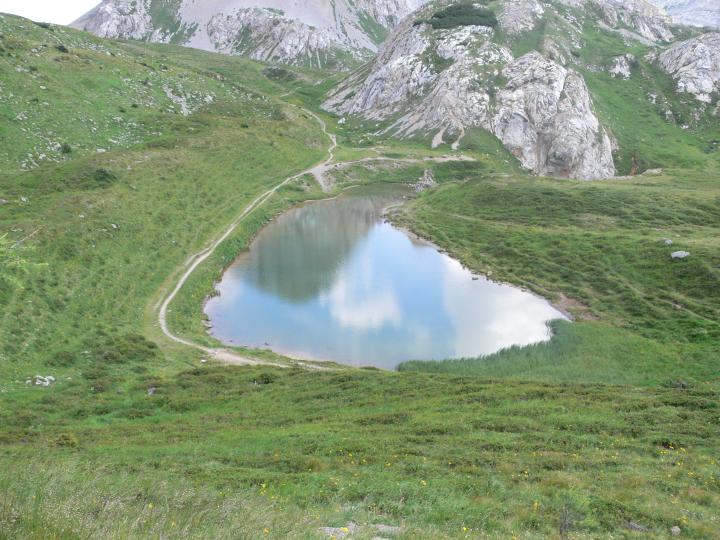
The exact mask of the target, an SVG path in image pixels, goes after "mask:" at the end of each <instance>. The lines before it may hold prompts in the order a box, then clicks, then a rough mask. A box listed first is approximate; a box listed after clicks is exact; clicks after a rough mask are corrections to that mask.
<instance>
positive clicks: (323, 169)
mask: <svg viewBox="0 0 720 540" xmlns="http://www.w3.org/2000/svg"><path fill="white" fill-rule="evenodd" d="M449 161H475V159H473V158H471V157H469V156H464V155H459V156H437V157H430V156H428V157H424V158H389V157H384V156H377V157H365V158H361V159H356V160H352V161H341V162H339V163H328V162H325V163H321V164H320V165H317V166H316V167H313V168H312V169H310V171H309V172H310V174H312V175H313V176H314V177H315V180H317V183H318V184H320V187H322V189H323V191H328V190H329V189H330V188H331V187H332V183H331V182H330V181H329V180H328V178H327V176H326V173H327V172H328V171H336V170H340V169H342V168H344V167H347V166H348V165H357V164H359V163H372V162H392V163H407V164H413V163H447V162H449Z"/></svg>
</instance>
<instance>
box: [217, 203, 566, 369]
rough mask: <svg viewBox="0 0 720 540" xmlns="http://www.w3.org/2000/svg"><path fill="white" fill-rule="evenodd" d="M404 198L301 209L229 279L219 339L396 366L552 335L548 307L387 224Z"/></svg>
mask: <svg viewBox="0 0 720 540" xmlns="http://www.w3.org/2000/svg"><path fill="white" fill-rule="evenodd" d="M397 201H398V195H397V193H395V194H393V195H390V194H388V193H387V192H386V193H384V194H383V193H379V194H377V193H376V194H368V193H365V194H362V195H347V196H344V197H341V198H340V199H335V200H332V201H322V202H316V203H311V204H307V205H305V206H303V207H300V208H297V209H294V210H291V211H289V212H287V213H285V214H283V215H282V216H280V217H279V218H278V219H277V220H275V221H274V222H273V223H271V224H270V225H268V226H267V227H266V228H265V229H264V230H263V231H262V232H261V233H260V234H259V235H258V237H257V239H256V240H255V242H254V243H253V245H252V246H251V249H250V251H249V252H248V253H245V254H243V255H242V256H241V257H240V258H238V260H237V261H236V262H235V263H234V264H233V265H232V266H231V267H230V268H229V269H228V270H227V272H226V273H225V274H224V276H223V278H222V280H221V282H220V283H219V284H218V285H217V290H218V293H219V295H218V296H216V297H213V298H211V299H210V300H209V301H208V303H207V306H206V313H207V315H208V316H209V319H210V323H211V333H212V335H213V336H215V337H216V338H218V339H219V340H220V341H222V342H224V343H226V344H229V345H237V346H245V347H251V348H267V349H272V350H274V351H276V352H278V353H282V354H284V355H287V356H291V357H293V358H301V359H311V360H333V361H336V362H340V363H344V364H350V365H354V366H376V367H381V368H386V369H393V368H395V367H396V366H397V365H398V364H399V363H400V362H402V361H404V360H443V359H449V358H461V357H464V358H467V357H478V356H484V355H487V354H490V353H493V352H497V351H499V350H500V349H503V348H506V347H509V346H511V345H527V344H531V343H537V342H540V341H544V340H547V339H549V338H550V337H551V335H550V331H549V328H548V325H547V322H548V321H550V320H552V319H558V318H563V315H562V314H561V313H560V312H559V311H557V310H556V309H554V308H553V307H552V306H551V305H550V304H549V303H548V302H547V301H545V300H543V299H542V298H538V297H537V296H534V295H532V294H530V293H527V292H523V291H521V290H519V289H517V288H515V287H511V286H508V285H502V284H498V283H493V282H491V281H488V280H486V279H484V278H479V279H478V278H477V277H476V278H475V279H473V275H472V274H471V273H470V272H469V271H467V270H465V269H464V268H463V267H462V266H461V265H460V263H458V262H457V261H455V260H453V259H452V258H450V257H448V256H447V255H444V254H441V253H439V252H438V251H437V249H436V248H434V247H433V246H431V245H428V244H426V243H424V242H420V241H417V240H415V239H413V238H411V237H410V236H408V235H407V234H406V233H405V232H403V231H400V230H398V229H396V228H394V227H392V226H391V225H389V224H388V223H385V222H384V221H383V217H382V216H383V210H384V209H385V208H387V207H388V205H390V204H392V203H394V202H397Z"/></svg>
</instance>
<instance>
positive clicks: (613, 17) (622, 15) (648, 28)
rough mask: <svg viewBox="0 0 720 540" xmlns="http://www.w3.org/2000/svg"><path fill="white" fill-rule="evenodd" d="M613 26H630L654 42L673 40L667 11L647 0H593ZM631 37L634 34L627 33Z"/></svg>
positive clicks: (635, 31) (641, 35) (619, 27)
mask: <svg viewBox="0 0 720 540" xmlns="http://www.w3.org/2000/svg"><path fill="white" fill-rule="evenodd" d="M593 3H594V5H595V6H597V7H598V8H599V9H600V11H601V12H602V15H603V19H604V22H605V23H607V24H608V25H609V26H610V27H611V28H616V29H623V28H630V29H631V30H632V31H633V32H634V33H636V34H637V35H639V36H640V37H641V38H644V39H646V40H648V41H650V42H652V43H657V42H663V41H672V40H673V39H674V36H673V33H672V31H671V30H670V28H669V26H668V24H669V23H670V19H669V17H668V16H667V14H666V13H665V11H664V10H663V9H661V8H658V7H657V6H655V5H653V4H651V3H649V2H647V1H646V0H593ZM627 36H628V37H631V36H632V34H627Z"/></svg>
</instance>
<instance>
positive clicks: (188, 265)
mask: <svg viewBox="0 0 720 540" xmlns="http://www.w3.org/2000/svg"><path fill="white" fill-rule="evenodd" d="M298 108H299V109H300V110H301V111H302V112H304V113H306V114H309V115H310V116H312V117H313V118H314V119H315V121H317V123H318V124H319V125H320V128H321V129H322V132H323V134H324V135H325V136H326V137H327V138H328V139H329V141H330V146H329V147H328V152H327V153H328V157H327V158H326V159H325V160H324V161H323V162H321V163H319V164H318V165H315V166H313V167H310V168H309V169H306V170H304V171H302V172H299V173H297V174H295V175H293V176H290V177H288V178H286V179H285V180H283V181H282V182H280V183H279V184H278V185H276V186H275V187H273V188H271V189H269V190H267V191H266V192H265V193H263V194H262V195H260V196H258V197H257V198H256V199H255V200H253V201H252V202H251V203H250V204H249V205H248V206H246V207H245V209H243V211H242V212H241V213H240V214H239V215H238V216H237V217H236V218H235V219H234V220H233V222H232V223H231V224H230V225H229V226H228V228H227V229H226V230H225V232H223V234H222V235H220V236H219V237H218V238H216V239H215V240H213V241H212V243H210V244H209V245H208V246H207V247H205V248H204V249H203V250H201V251H199V252H198V253H195V254H194V255H192V256H191V257H190V258H189V259H188V260H187V261H186V262H185V263H184V265H183V266H184V271H183V272H182V275H181V276H180V279H179V280H178V281H177V283H176V284H175V287H174V288H173V289H172V291H171V292H170V293H169V294H168V295H167V296H165V297H164V298H163V299H162V301H161V303H159V309H158V322H159V324H160V328H161V330H162V332H163V334H165V336H167V337H168V339H170V340H172V341H174V342H175V343H180V344H182V345H186V346H188V347H192V348H193V349H196V350H198V351H202V352H203V353H205V354H207V355H208V357H209V358H210V359H212V360H215V361H217V362H220V363H223V364H231V365H245V366H251V365H271V366H277V367H288V365H287V364H279V363H273V362H267V361H263V360H255V359H252V358H248V357H246V356H242V355H240V354H238V353H236V352H234V351H231V350H229V349H224V348H213V347H206V346H204V345H200V344H199V343H195V342H194V341H192V340H190V339H186V338H183V337H180V336H178V335H176V334H174V333H173V332H172V331H171V330H170V327H169V326H168V322H167V314H168V310H169V307H170V304H171V303H172V301H173V300H174V299H175V297H176V296H177V294H178V293H179V292H180V289H182V288H183V286H184V285H185V283H186V282H187V280H188V279H189V278H190V276H191V275H192V274H193V272H194V271H195V270H196V269H197V268H198V266H200V265H201V264H202V263H203V262H205V261H206V260H207V259H208V258H209V257H210V256H211V255H212V254H213V253H214V252H215V250H216V249H217V247H218V246H219V245H220V244H221V243H222V242H224V241H225V240H226V239H227V238H228V237H229V236H230V235H231V234H232V233H233V232H235V230H236V229H237V228H238V226H239V225H240V224H241V223H242V222H243V220H244V219H245V218H246V217H247V216H248V215H249V214H250V213H251V212H253V211H254V210H255V209H257V208H258V207H260V206H262V205H263V204H264V203H265V202H266V201H267V200H268V199H269V198H270V197H272V196H273V195H274V194H275V193H276V192H277V190H279V189H280V188H281V187H283V186H285V185H286V184H288V183H289V182H292V181H293V180H297V179H298V178H300V177H302V176H304V175H306V174H312V175H313V176H314V177H315V178H316V179H317V181H318V183H319V184H320V186H321V187H322V188H323V189H324V190H326V189H327V188H328V187H329V186H328V185H326V177H325V173H326V172H328V171H329V170H332V169H336V168H340V167H345V166H348V165H353V164H357V163H364V162H372V161H392V162H396V163H421V162H436V163H438V162H446V161H473V159H472V158H469V157H467V156H440V157H435V158H432V157H427V158H423V159H411V158H406V159H402V158H388V157H381V156H379V157H368V158H363V159H358V160H354V161H344V162H340V163H332V161H333V160H334V159H335V154H334V152H335V149H336V148H337V137H336V136H335V135H334V134H332V133H330V132H328V130H327V126H326V124H325V122H324V121H323V119H322V118H320V117H319V116H318V115H316V114H315V113H313V112H312V111H309V110H307V109H304V108H302V107H298ZM296 365H298V366H302V367H304V368H308V369H324V368H322V367H320V366H317V365H313V364H309V363H306V362H297V364H296Z"/></svg>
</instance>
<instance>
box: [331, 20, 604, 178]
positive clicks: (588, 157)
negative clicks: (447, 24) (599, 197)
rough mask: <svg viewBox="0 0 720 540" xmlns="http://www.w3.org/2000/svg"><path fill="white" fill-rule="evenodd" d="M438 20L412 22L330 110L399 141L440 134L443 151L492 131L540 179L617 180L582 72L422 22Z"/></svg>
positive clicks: (475, 29)
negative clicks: (467, 136)
mask: <svg viewBox="0 0 720 540" xmlns="http://www.w3.org/2000/svg"><path fill="white" fill-rule="evenodd" d="M428 9H431V8H428ZM428 13H429V11H427V12H426V11H423V12H422V13H420V14H418V15H417V16H415V17H414V18H413V20H408V21H406V22H405V23H403V24H402V25H401V26H400V28H399V29H398V30H397V31H396V32H394V33H393V35H392V37H391V38H390V40H389V41H388V43H387V44H386V45H385V46H384V48H383V49H382V51H381V53H380V55H379V57H378V58H377V59H376V60H375V61H374V62H373V63H372V64H371V65H370V66H368V67H367V68H364V69H363V70H360V71H358V72H356V73H354V74H353V75H352V76H351V77H349V78H348V79H347V80H346V81H345V82H344V83H342V84H341V85H340V86H338V87H337V88H336V89H335V90H334V91H333V92H331V93H330V94H329V96H328V98H327V100H326V102H325V103H324V107H325V108H326V109H327V110H330V111H333V112H335V113H337V114H339V115H358V116H361V117H363V118H364V119H366V120H368V121H373V122H376V123H379V124H383V127H382V128H381V129H382V130H383V131H385V132H387V133H392V134H394V135H396V136H399V137H410V136H415V135H425V136H428V137H431V138H432V139H433V145H434V146H437V145H440V144H442V143H446V142H447V143H451V144H453V145H454V146H455V147H457V145H458V144H459V141H460V139H462V137H463V135H464V133H465V131H466V130H467V129H468V128H483V129H486V130H488V131H490V132H492V133H493V134H494V135H495V136H497V137H498V138H499V139H500V140H501V141H502V142H503V144H504V145H505V146H506V148H508V149H509V150H510V151H511V152H512V153H513V155H515V156H516V157H517V159H518V160H519V161H520V163H522V165H523V166H524V167H526V168H528V169H530V170H532V171H533V172H534V173H536V174H540V175H557V176H566V177H571V178H582V179H597V178H607V177H611V176H613V175H614V173H615V167H614V164H613V158H612V151H613V144H612V141H611V139H610V136H609V135H608V132H607V131H606V130H605V129H604V128H603V126H602V125H601V124H600V122H599V120H598V118H597V116H596V115H595V113H594V112H593V106H592V101H591V98H590V95H589V92H588V89H587V87H586V85H585V82H584V80H583V78H582V77H581V76H580V75H579V74H578V73H577V72H576V71H574V70H572V69H569V68H567V67H564V66H562V65H560V64H558V63H557V62H555V61H553V60H551V59H549V58H547V57H545V56H543V55H542V54H540V53H539V52H531V53H528V54H526V55H523V56H521V57H520V58H513V54H512V52H511V51H510V49H509V48H508V47H506V46H504V45H502V44H500V43H497V42H495V41H494V36H495V32H494V30H493V29H492V28H490V27H485V26H458V27H456V28H451V29H441V30H435V29H433V28H432V27H431V25H429V24H419V23H418V22H417V21H422V20H427V15H428Z"/></svg>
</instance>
